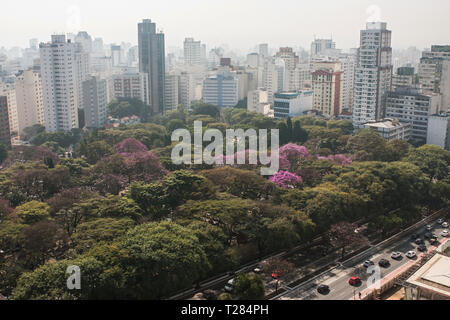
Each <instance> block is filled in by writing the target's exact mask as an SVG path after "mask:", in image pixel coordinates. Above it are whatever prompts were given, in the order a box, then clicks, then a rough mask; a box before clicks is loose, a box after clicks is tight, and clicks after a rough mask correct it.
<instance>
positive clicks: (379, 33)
mask: <svg viewBox="0 0 450 320" xmlns="http://www.w3.org/2000/svg"><path fill="white" fill-rule="evenodd" d="M391 37H392V33H391V31H390V30H388V29H387V24H386V23H384V22H369V23H367V26H366V30H362V31H361V36H360V48H359V52H358V66H357V68H356V71H355V99H354V106H353V125H354V126H355V127H359V126H360V125H362V124H364V123H366V122H368V121H373V120H379V119H381V118H383V117H384V112H385V108H386V97H387V93H388V92H389V91H391V85H392V69H393V67H392V48H391Z"/></svg>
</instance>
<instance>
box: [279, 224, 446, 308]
mask: <svg viewBox="0 0 450 320" xmlns="http://www.w3.org/2000/svg"><path fill="white" fill-rule="evenodd" d="M431 225H432V228H433V229H432V230H431V231H426V230H425V227H423V228H421V229H419V230H418V231H415V232H411V233H410V234H408V236H405V237H404V238H402V239H401V240H399V241H397V242H396V243H394V244H393V245H390V246H388V247H386V248H385V249H382V250H380V251H379V252H377V253H376V254H375V255H370V254H369V255H368V256H362V257H361V258H360V259H357V260H355V261H352V262H351V263H350V264H349V265H343V266H342V267H340V268H337V269H334V270H332V271H330V272H328V273H326V274H325V275H324V276H323V277H321V278H319V279H315V281H312V282H309V283H307V284H304V285H300V286H299V287H297V288H294V289H291V290H290V291H289V292H288V293H286V294H284V295H283V296H282V297H281V298H280V299H281V300H291V299H293V300H348V299H353V298H354V295H356V297H358V293H359V292H362V291H364V290H366V289H367V288H368V283H367V280H368V278H369V277H370V274H368V273H367V269H366V268H365V267H364V266H363V263H364V261H366V260H372V261H373V262H374V263H375V265H376V266H378V262H379V261H380V260H381V259H383V258H384V259H387V260H388V261H389V262H390V265H389V267H387V268H383V267H380V271H381V278H385V277H386V276H388V275H389V274H391V273H393V272H395V271H397V270H399V268H402V267H403V266H405V265H406V264H407V263H408V262H409V261H411V259H409V258H407V257H406V256H405V253H406V252H408V251H409V250H414V251H415V252H416V253H417V255H419V254H421V252H419V251H418V250H417V247H418V245H416V244H415V243H414V240H412V238H411V236H412V234H413V233H417V234H419V235H420V237H421V238H422V239H423V240H425V239H424V235H425V233H426V232H431V233H433V234H435V235H436V236H437V237H438V241H440V242H442V241H444V239H445V238H443V237H442V236H441V232H442V231H443V230H448V229H445V228H442V226H441V225H438V224H437V221H433V222H432V223H431ZM425 245H426V246H427V249H429V248H431V247H432V245H431V244H430V243H429V241H428V240H425ZM394 251H398V252H401V253H402V257H401V259H398V260H394V259H392V258H391V254H392V252H394ZM417 259H418V258H417V257H416V258H415V259H413V260H417ZM352 276H359V277H360V278H361V280H362V282H361V284H360V285H359V286H351V285H350V284H349V283H348V280H349V279H350V278H351V277H352ZM321 284H325V285H328V286H329V287H330V291H329V292H328V293H327V294H320V293H318V292H317V287H318V286H319V285H321ZM369 285H370V284H369ZM285 288H287V289H288V287H285Z"/></svg>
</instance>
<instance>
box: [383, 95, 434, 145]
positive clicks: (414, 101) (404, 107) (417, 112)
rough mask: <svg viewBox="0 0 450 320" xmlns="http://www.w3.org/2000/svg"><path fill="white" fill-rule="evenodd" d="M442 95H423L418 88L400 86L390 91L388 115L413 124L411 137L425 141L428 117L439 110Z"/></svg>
mask: <svg viewBox="0 0 450 320" xmlns="http://www.w3.org/2000/svg"><path fill="white" fill-rule="evenodd" d="M440 102H441V97H440V95H437V94H433V95H423V94H420V93H419V90H418V89H416V88H410V87H399V88H397V89H396V90H395V91H393V92H389V93H388V97H387V102H386V116H387V117H388V118H395V119H398V120H400V121H401V122H404V123H410V124H411V138H412V139H414V140H418V141H423V142H425V141H426V139H427V129H428V127H429V124H428V117H429V115H431V114H436V113H437V112H438V111H439V106H440Z"/></svg>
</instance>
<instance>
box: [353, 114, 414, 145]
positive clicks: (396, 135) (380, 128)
mask: <svg viewBox="0 0 450 320" xmlns="http://www.w3.org/2000/svg"><path fill="white" fill-rule="evenodd" d="M361 128H363V129H371V130H373V131H375V132H377V133H378V134H379V135H380V136H381V137H383V138H385V139H386V140H388V141H393V140H405V141H408V140H409V139H410V138H411V124H410V123H403V122H400V121H399V120H398V119H389V118H386V119H381V120H379V121H375V120H372V121H369V122H368V123H365V124H363V125H362V126H361Z"/></svg>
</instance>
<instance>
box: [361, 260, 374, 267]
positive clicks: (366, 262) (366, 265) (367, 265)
mask: <svg viewBox="0 0 450 320" xmlns="http://www.w3.org/2000/svg"><path fill="white" fill-rule="evenodd" d="M373 265H374V263H373V261H372V260H366V261H364V264H363V266H364V268H368V267H370V266H373Z"/></svg>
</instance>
